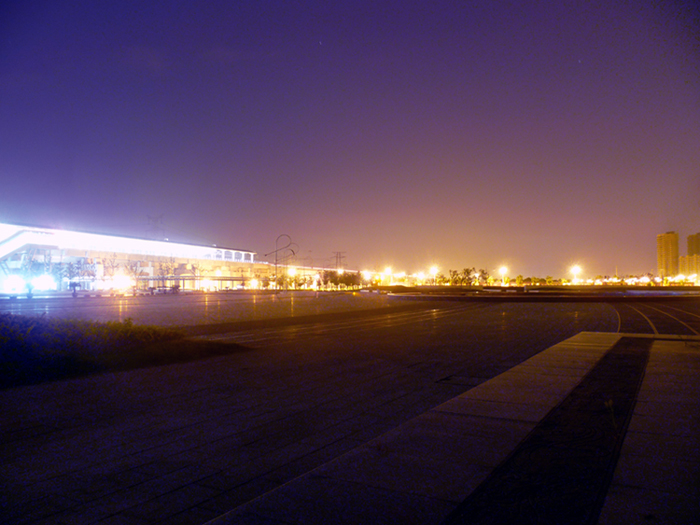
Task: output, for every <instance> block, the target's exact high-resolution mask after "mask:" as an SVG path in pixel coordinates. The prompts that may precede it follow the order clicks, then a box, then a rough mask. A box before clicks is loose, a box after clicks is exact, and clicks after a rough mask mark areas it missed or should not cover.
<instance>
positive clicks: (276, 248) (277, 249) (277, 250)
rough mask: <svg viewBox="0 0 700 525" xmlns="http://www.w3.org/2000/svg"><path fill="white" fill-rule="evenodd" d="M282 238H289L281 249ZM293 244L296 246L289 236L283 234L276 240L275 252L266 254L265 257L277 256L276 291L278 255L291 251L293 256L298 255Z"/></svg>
mask: <svg viewBox="0 0 700 525" xmlns="http://www.w3.org/2000/svg"><path fill="white" fill-rule="evenodd" d="M282 237H286V238H287V244H285V245H284V246H281V247H280V246H279V242H280V239H281V238H282ZM292 244H294V243H292V238H291V237H290V236H289V235H287V234H286V233H283V234H281V235H279V236H278V237H277V239H275V251H273V252H270V253H266V254H265V257H269V256H270V255H272V254H273V253H274V254H275V290H277V261H278V254H279V252H280V251H283V250H289V251H290V252H291V254H292V255H296V252H295V251H294V250H293V249H292V248H291V246H292ZM287 257H289V256H287ZM285 260H286V259H285Z"/></svg>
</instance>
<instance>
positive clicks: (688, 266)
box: [678, 233, 700, 277]
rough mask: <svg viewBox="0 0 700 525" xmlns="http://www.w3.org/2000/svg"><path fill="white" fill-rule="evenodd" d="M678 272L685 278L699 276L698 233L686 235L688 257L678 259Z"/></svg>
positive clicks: (699, 238) (699, 237)
mask: <svg viewBox="0 0 700 525" xmlns="http://www.w3.org/2000/svg"><path fill="white" fill-rule="evenodd" d="M678 270H679V271H680V273H681V274H683V275H685V276H686V277H688V276H691V275H698V274H700V233H696V234H694V235H688V255H686V256H685V257H679V258H678Z"/></svg>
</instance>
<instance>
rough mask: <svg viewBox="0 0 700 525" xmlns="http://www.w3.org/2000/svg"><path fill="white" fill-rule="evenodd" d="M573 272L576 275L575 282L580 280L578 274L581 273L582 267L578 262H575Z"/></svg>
mask: <svg viewBox="0 0 700 525" xmlns="http://www.w3.org/2000/svg"><path fill="white" fill-rule="evenodd" d="M571 273H572V274H573V276H574V281H573V282H574V284H576V283H577V281H578V274H580V273H581V267H580V266H579V265H578V264H575V265H574V266H572V267H571Z"/></svg>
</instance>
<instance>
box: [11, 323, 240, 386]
mask: <svg viewBox="0 0 700 525" xmlns="http://www.w3.org/2000/svg"><path fill="white" fill-rule="evenodd" d="M238 349H240V347H238V346H237V345H224V344H216V343H211V342H206V341H189V340H186V339H185V338H184V333H183V332H181V331H180V330H176V329H172V328H163V327H159V326H150V325H135V324H134V323H133V321H132V320H131V319H126V320H124V321H121V322H120V321H110V322H106V323H98V322H95V321H82V320H72V319H71V320H66V319H54V318H50V317H47V316H41V317H27V316H21V315H12V314H0V388H8V387H14V386H20V385H26V384H32V383H39V382H43V381H49V380H55V379H64V378H68V377H76V376H81V375H86V374H91V373H95V372H106V371H116V370H128V369H133V368H140V367H144V366H154V365H163V364H169V363H177V362H183V361H190V360H193V359H201V358H205V357H211V356H214V355H223V354H226V353H230V352H231V351H233V350H238Z"/></svg>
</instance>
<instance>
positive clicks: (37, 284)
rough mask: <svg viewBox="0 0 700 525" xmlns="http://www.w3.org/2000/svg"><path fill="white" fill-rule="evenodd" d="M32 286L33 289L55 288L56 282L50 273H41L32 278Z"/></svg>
mask: <svg viewBox="0 0 700 525" xmlns="http://www.w3.org/2000/svg"><path fill="white" fill-rule="evenodd" d="M32 286H33V287H34V289H35V290H55V289H56V283H55V282H54V280H53V278H52V277H51V276H50V275H46V274H44V275H41V276H39V277H37V278H36V279H32Z"/></svg>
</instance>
